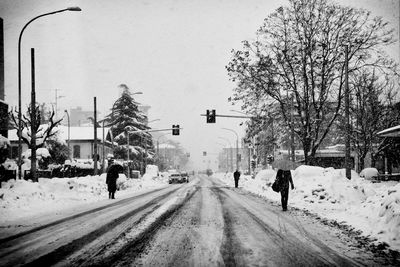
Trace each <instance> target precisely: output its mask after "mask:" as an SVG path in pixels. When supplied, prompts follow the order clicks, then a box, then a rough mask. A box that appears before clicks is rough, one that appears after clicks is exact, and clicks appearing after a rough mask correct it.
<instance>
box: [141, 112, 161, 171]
mask: <svg viewBox="0 0 400 267" xmlns="http://www.w3.org/2000/svg"><path fill="white" fill-rule="evenodd" d="M159 120H160V119H154V120H151V121H148V122H147V124H149V123H152V122H155V121H159ZM140 139H141V140H140V142H141V143H142V142H143V138H142V134H141V135H140ZM141 154H142V153H141ZM142 163H143V155H142ZM146 166H147V143H146V142H145V143H144V170H143V173H144V172H145V171H146Z"/></svg>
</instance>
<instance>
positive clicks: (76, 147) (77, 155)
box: [73, 145, 81, 159]
mask: <svg viewBox="0 0 400 267" xmlns="http://www.w3.org/2000/svg"><path fill="white" fill-rule="evenodd" d="M73 157H74V158H78V159H79V158H80V157H81V146H80V145H74V153H73Z"/></svg>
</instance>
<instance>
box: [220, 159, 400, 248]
mask: <svg viewBox="0 0 400 267" xmlns="http://www.w3.org/2000/svg"><path fill="white" fill-rule="evenodd" d="M371 173H372V174H373V173H374V170H371V169H368V170H366V171H364V172H363V173H362V175H363V176H364V177H369V174H371ZM213 176H214V177H217V178H219V179H221V180H222V181H224V182H225V183H226V184H228V185H229V186H232V187H233V186H234V182H233V176H232V174H230V173H229V174H224V173H216V174H214V175H213ZM275 176H276V171H275V170H262V171H260V172H259V173H258V174H257V175H256V176H255V179H251V177H249V176H241V179H240V181H239V187H241V188H243V189H245V190H248V191H250V192H253V193H255V194H258V195H260V196H263V197H266V198H268V199H271V200H275V201H280V194H279V193H276V192H274V191H273V190H272V189H271V185H272V183H273V181H274V180H275ZM351 176H352V179H351V180H349V179H347V178H346V175H345V169H333V168H326V169H324V168H321V167H314V166H306V165H303V166H299V167H298V168H296V170H294V171H292V177H293V182H294V186H295V189H294V190H291V191H290V193H289V205H290V206H293V207H297V208H300V209H305V210H309V211H311V212H313V213H317V214H319V215H320V216H322V217H325V218H328V219H332V220H337V221H338V222H343V223H346V224H348V225H351V226H353V227H354V228H355V229H358V230H361V231H362V232H363V234H364V235H365V236H370V237H372V238H374V239H376V240H377V241H379V242H386V243H387V244H389V245H390V246H391V248H392V249H395V250H400V184H399V183H397V182H381V183H372V182H371V181H370V180H367V179H364V178H362V177H360V176H359V175H358V174H357V173H356V172H354V171H352V173H351Z"/></svg>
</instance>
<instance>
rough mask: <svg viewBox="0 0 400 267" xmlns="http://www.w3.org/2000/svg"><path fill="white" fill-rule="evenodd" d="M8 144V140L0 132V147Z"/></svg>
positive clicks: (5, 146)
mask: <svg viewBox="0 0 400 267" xmlns="http://www.w3.org/2000/svg"><path fill="white" fill-rule="evenodd" d="M7 146H10V141H9V140H8V139H7V138H5V137H4V136H2V135H1V134H0V148H7Z"/></svg>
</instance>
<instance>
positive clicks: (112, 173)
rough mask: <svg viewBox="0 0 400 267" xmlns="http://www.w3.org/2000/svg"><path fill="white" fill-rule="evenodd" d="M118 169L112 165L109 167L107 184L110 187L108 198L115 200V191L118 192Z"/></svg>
mask: <svg viewBox="0 0 400 267" xmlns="http://www.w3.org/2000/svg"><path fill="white" fill-rule="evenodd" d="M118 176H119V175H118V168H117V166H116V165H114V164H112V165H111V166H109V167H108V170H107V178H106V183H107V187H108V198H109V199H115V196H114V195H115V191H117V179H118Z"/></svg>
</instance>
